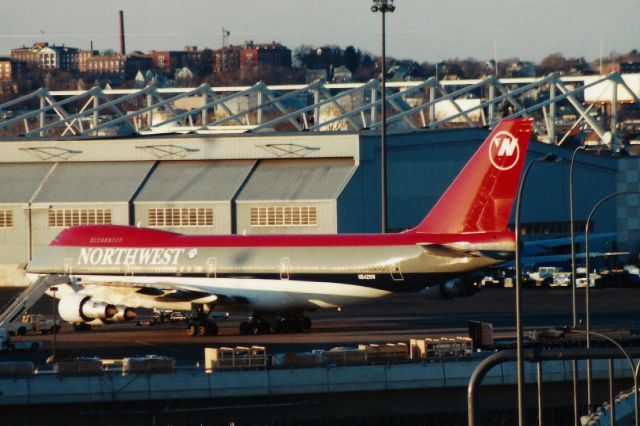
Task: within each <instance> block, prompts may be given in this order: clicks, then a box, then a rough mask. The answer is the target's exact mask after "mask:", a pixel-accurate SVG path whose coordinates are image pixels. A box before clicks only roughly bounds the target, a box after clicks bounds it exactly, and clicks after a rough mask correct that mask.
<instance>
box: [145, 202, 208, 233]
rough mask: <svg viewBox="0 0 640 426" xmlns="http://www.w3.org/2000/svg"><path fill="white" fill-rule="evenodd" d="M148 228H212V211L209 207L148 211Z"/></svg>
mask: <svg viewBox="0 0 640 426" xmlns="http://www.w3.org/2000/svg"><path fill="white" fill-rule="evenodd" d="M149 226H156V227H159V228H185V227H191V226H213V209H212V208H210V207H174V208H157V209H149Z"/></svg>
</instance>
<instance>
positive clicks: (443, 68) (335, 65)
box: [0, 45, 640, 102]
mask: <svg viewBox="0 0 640 426" xmlns="http://www.w3.org/2000/svg"><path fill="white" fill-rule="evenodd" d="M205 52H207V53H208V54H205V55H203V57H202V60H201V63H199V64H198V66H197V67H196V69H194V70H192V72H193V76H192V77H190V78H188V79H187V80H180V79H175V77H174V76H167V75H162V73H159V72H157V71H155V72H156V73H157V74H158V78H157V79H156V80H154V81H151V83H155V84H157V85H159V86H163V85H165V86H169V85H174V86H197V85H199V84H202V83H208V84H210V85H250V84H254V83H256V82H257V81H264V82H267V83H269V84H291V83H296V84H302V83H306V82H310V81H311V80H313V79H314V78H317V73H314V71H319V70H320V71H322V72H323V73H324V76H325V78H326V79H327V80H328V81H332V80H333V79H334V76H335V75H336V71H337V70H342V71H344V69H347V70H348V71H349V73H350V76H349V77H350V78H349V80H348V81H354V82H366V81H368V80H370V79H372V78H379V76H380V70H381V63H380V58H379V57H378V56H376V55H373V54H371V53H370V52H366V51H362V50H360V49H358V48H356V47H354V46H347V47H345V48H341V47H339V46H335V45H325V46H320V47H314V46H308V45H302V46H299V47H297V48H296V49H294V50H293V53H292V56H293V58H292V62H293V65H292V67H291V68H290V69H261V70H258V71H256V72H254V73H250V74H247V73H245V74H244V75H240V74H239V73H238V72H229V71H226V72H220V73H215V72H213V70H212V67H211V64H212V61H213V59H212V57H211V53H210V52H211V51H210V50H208V49H207V50H206V51H205ZM140 53H142V52H140ZM628 62H640V52H639V51H638V50H636V49H634V50H632V51H630V52H628V53H625V54H618V53H612V54H610V55H609V56H607V57H605V58H603V59H602V61H600V60H595V61H591V62H589V61H587V60H586V59H585V58H582V57H579V58H571V57H569V58H567V57H565V56H563V55H562V54H560V53H552V54H550V55H548V56H547V57H545V58H544V59H542V60H541V61H540V62H539V63H532V62H527V61H523V60H520V59H519V58H506V59H501V60H499V61H498V63H497V64H496V63H495V62H494V60H492V59H489V60H477V59H473V58H466V59H459V58H454V59H447V60H443V61H440V62H428V61H427V62H422V63H419V62H417V61H415V60H411V59H404V60H403V59H396V58H394V57H393V56H388V57H387V61H386V70H387V77H388V78H389V79H392V80H394V79H395V80H422V79H426V78H429V77H432V76H433V77H436V78H438V79H476V78H482V77H486V76H489V75H497V76H499V77H531V76H543V75H547V74H549V73H552V72H556V73H559V74H562V75H585V74H596V73H600V72H601V71H602V72H603V73H609V72H611V71H615V70H617V68H616V65H619V64H621V63H628ZM601 67H602V70H601ZM151 71H152V72H154V70H151ZM143 72H146V71H143ZM341 75H344V73H341ZM344 81H347V80H344ZM14 84H15V86H14V88H13V89H12V90H11V91H9V92H13V93H8V92H7V91H4V93H2V94H0V102H2V101H4V100H7V99H10V98H13V97H15V96H16V95H20V94H24V93H29V92H31V91H34V90H36V89H37V88H39V87H47V88H50V89H52V90H69V89H71V90H73V89H86V88H89V87H91V86H93V85H96V84H99V85H101V86H103V87H104V86H105V85H106V84H109V85H111V86H112V87H138V86H139V85H140V83H139V82H136V81H134V80H132V79H129V80H126V81H118V79H117V78H114V77H113V76H111V77H109V76H104V75H76V74H73V73H69V72H65V71H43V70H40V69H30V70H27V71H26V72H24V73H23V74H22V75H21V76H20V77H19V79H18V80H17V81H16V82H15V83H14ZM147 84H148V82H147Z"/></svg>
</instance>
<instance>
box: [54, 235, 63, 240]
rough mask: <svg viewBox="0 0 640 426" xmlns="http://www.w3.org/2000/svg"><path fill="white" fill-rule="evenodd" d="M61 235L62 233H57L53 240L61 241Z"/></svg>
mask: <svg viewBox="0 0 640 426" xmlns="http://www.w3.org/2000/svg"><path fill="white" fill-rule="evenodd" d="M60 237H61V235H60V234H58V235H56V237H55V238H54V239H53V241H60Z"/></svg>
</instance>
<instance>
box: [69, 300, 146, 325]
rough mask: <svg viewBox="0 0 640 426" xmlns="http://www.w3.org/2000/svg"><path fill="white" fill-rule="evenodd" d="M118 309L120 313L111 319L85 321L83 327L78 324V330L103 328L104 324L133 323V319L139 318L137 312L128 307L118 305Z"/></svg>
mask: <svg viewBox="0 0 640 426" xmlns="http://www.w3.org/2000/svg"><path fill="white" fill-rule="evenodd" d="M116 309H117V310H118V312H117V313H116V314H115V315H114V316H112V317H111V318H97V319H93V320H91V321H85V322H84V323H83V324H82V325H78V324H76V325H77V327H76V328H79V329H84V328H85V327H84V326H89V327H95V326H101V325H104V324H113V323H116V322H122V321H131V320H132V319H134V318H135V317H137V316H138V313H137V312H136V310H135V309H133V308H130V307H128V306H124V305H116Z"/></svg>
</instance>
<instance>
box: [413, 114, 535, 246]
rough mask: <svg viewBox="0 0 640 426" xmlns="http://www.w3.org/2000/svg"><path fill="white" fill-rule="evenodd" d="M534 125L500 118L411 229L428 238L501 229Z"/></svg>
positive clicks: (505, 220)
mask: <svg viewBox="0 0 640 426" xmlns="http://www.w3.org/2000/svg"><path fill="white" fill-rule="evenodd" d="M532 124H533V123H532V119H530V118H517V119H505V120H502V121H501V122H500V123H499V124H498V126H497V127H496V128H495V129H494V130H493V132H491V134H490V135H489V137H488V138H487V139H486V140H485V141H484V143H483V144H482V145H481V146H480V148H478V151H476V153H475V154H474V156H473V157H472V158H471V160H469V162H468V163H467V165H466V166H465V167H464V168H463V169H462V171H461V172H460V174H459V175H458V177H457V178H456V179H455V180H454V181H453V183H452V184H451V185H450V186H449V188H447V190H446V191H445V192H444V194H443V195H442V197H440V199H439V200H438V202H437V203H436V205H435V206H434V207H433V208H432V209H431V211H430V212H429V213H428V214H427V216H426V217H425V218H424V220H423V221H422V222H421V223H420V225H418V226H417V227H416V228H414V229H413V231H416V232H425V233H431V234H458V233H465V232H500V231H505V230H506V229H507V225H508V223H509V216H510V215H511V208H512V206H513V200H514V199H515V197H516V191H517V190H518V184H519V182H520V174H521V172H522V166H523V165H524V160H525V157H526V154H527V147H528V145H529V139H530V137H531V127H532Z"/></svg>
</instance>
